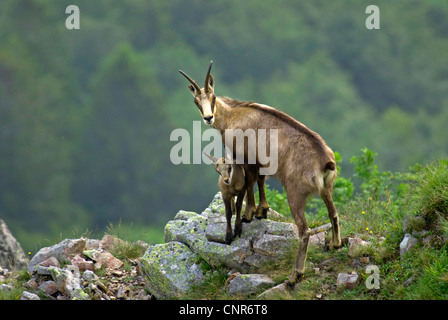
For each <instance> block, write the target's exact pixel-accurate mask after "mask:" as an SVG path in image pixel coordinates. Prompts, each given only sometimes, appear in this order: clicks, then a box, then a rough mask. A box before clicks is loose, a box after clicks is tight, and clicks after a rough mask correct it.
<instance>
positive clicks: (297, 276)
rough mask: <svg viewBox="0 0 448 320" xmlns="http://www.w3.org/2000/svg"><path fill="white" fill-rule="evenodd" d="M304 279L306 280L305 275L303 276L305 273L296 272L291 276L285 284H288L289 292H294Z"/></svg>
mask: <svg viewBox="0 0 448 320" xmlns="http://www.w3.org/2000/svg"><path fill="white" fill-rule="evenodd" d="M303 278H304V274H303V273H299V272H294V273H293V274H292V275H290V276H289V277H288V279H287V280H285V282H284V283H285V284H286V287H287V288H288V289H289V290H293V289H294V287H295V286H296V285H297V284H298V283H299V282H300V281H302V279H303Z"/></svg>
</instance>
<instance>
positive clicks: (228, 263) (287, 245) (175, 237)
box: [141, 192, 323, 298]
mask: <svg viewBox="0 0 448 320" xmlns="http://www.w3.org/2000/svg"><path fill="white" fill-rule="evenodd" d="M243 210H244V209H243ZM285 220H286V219H285V218H284V217H283V216H281V215H279V214H278V213H276V212H275V211H273V210H270V212H269V213H268V219H263V220H257V219H254V220H253V221H252V222H251V223H243V230H242V234H241V236H240V237H238V238H237V239H235V240H234V241H232V243H231V244H230V245H227V244H225V230H226V219H225V215H224V204H223V201H222V198H221V193H219V192H218V193H217V194H216V196H215V197H214V199H213V201H212V202H211V203H210V205H209V206H208V207H207V208H206V209H205V210H204V211H203V212H202V213H200V214H198V213H195V212H189V211H183V210H181V211H179V212H178V213H177V214H176V215H175V217H174V219H173V220H171V221H169V222H168V223H167V224H166V226H165V244H164V245H155V246H149V247H148V249H147V252H146V254H145V255H144V257H143V258H142V260H141V270H142V272H143V275H144V277H145V280H146V283H147V289H148V290H149V291H150V292H151V293H152V294H154V295H155V296H156V297H157V298H170V297H175V296H179V295H182V294H183V293H185V292H186V291H188V289H189V287H190V286H191V285H193V284H200V283H201V282H202V281H203V279H204V277H203V274H202V273H201V270H200V268H199V266H198V262H200V261H204V262H205V263H207V264H208V265H210V266H216V267H218V266H225V267H227V268H228V269H229V270H235V271H237V272H239V275H238V276H237V277H235V278H234V279H233V280H232V281H231V282H230V283H229V286H228V290H230V291H231V292H237V291H240V290H241V291H242V293H244V294H251V293H253V292H255V291H257V290H259V287H260V286H264V287H266V286H267V287H270V286H274V285H275V283H274V282H273V281H272V280H270V279H268V278H267V277H266V276H264V275H256V271H257V269H258V268H259V267H261V266H262V265H275V264H276V263H278V262H279V261H281V259H284V258H286V257H288V255H289V256H290V253H291V252H294V254H296V251H297V246H298V243H299V237H298V231H297V227H296V225H295V224H294V223H290V222H285ZM233 223H234V218H233V220H232V225H233ZM313 236H314V235H313ZM315 237H316V240H315V242H314V243H316V244H321V243H322V241H321V240H322V239H323V238H322V236H321V235H316V236H315ZM321 238H322V239H321ZM291 250H292V251H291ZM181 274H182V275H181ZM242 288H243V289H242Z"/></svg>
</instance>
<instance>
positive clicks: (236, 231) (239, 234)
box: [233, 226, 242, 239]
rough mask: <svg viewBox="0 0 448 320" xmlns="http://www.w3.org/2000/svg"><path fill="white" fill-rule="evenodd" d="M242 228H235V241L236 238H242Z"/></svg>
mask: <svg viewBox="0 0 448 320" xmlns="http://www.w3.org/2000/svg"><path fill="white" fill-rule="evenodd" d="M241 232H242V227H241V226H235V232H234V233H233V239H235V238H236V237H241Z"/></svg>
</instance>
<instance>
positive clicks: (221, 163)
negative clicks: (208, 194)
mask: <svg viewBox="0 0 448 320" xmlns="http://www.w3.org/2000/svg"><path fill="white" fill-rule="evenodd" d="M204 154H205V155H206V156H207V157H208V158H209V159H210V160H212V162H213V163H214V165H215V169H216V171H217V172H218V173H219V180H218V187H219V190H221V194H222V199H223V201H224V206H225V210H226V221H227V225H226V244H230V243H231V242H232V240H233V239H234V238H235V237H237V236H240V235H241V230H242V221H241V215H240V214H241V207H242V205H243V199H244V196H245V195H246V174H245V173H244V168H243V166H242V165H241V164H236V163H235V162H234V161H232V160H230V161H232V163H229V160H227V163H226V160H225V159H224V158H220V159H217V158H215V157H213V156H211V155H209V154H207V153H204ZM235 197H236V205H235ZM234 212H236V220H235V233H234V234H233V235H232V223H231V219H232V214H233V213H234Z"/></svg>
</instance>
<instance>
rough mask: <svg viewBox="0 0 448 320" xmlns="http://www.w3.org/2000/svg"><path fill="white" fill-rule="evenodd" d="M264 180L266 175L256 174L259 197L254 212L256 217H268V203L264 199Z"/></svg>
mask: <svg viewBox="0 0 448 320" xmlns="http://www.w3.org/2000/svg"><path fill="white" fill-rule="evenodd" d="M265 180H266V176H262V175H259V174H257V183H258V195H259V198H260V202H259V203H258V207H257V211H256V213H255V217H256V218H257V219H266V218H267V217H268V210H269V204H268V201H267V200H266V193H265V189H264V182H265Z"/></svg>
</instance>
